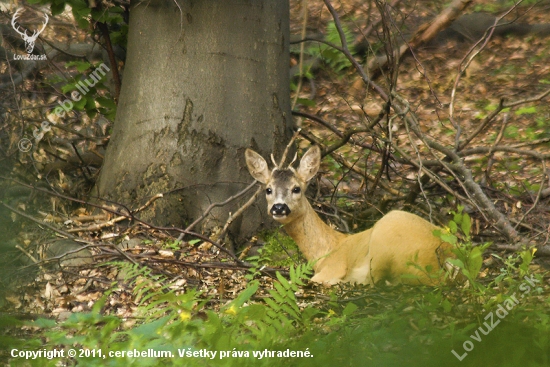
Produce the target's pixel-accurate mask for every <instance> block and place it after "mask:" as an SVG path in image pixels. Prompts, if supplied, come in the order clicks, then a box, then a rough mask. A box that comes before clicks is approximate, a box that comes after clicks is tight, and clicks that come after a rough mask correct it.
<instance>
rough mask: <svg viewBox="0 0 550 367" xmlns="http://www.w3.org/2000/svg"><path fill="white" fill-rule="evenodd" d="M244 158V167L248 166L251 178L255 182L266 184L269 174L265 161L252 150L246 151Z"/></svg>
mask: <svg viewBox="0 0 550 367" xmlns="http://www.w3.org/2000/svg"><path fill="white" fill-rule="evenodd" d="M244 157H245V159H246V165H247V166H248V172H250V174H251V175H252V177H254V179H255V180H256V181H259V182H261V183H263V184H266V183H267V181H269V179H270V178H271V172H270V171H269V168H268V167H267V162H266V161H265V159H263V157H262V156H261V155H259V154H258V153H256V152H255V151H253V150H252V149H247V150H246V152H245V153H244Z"/></svg>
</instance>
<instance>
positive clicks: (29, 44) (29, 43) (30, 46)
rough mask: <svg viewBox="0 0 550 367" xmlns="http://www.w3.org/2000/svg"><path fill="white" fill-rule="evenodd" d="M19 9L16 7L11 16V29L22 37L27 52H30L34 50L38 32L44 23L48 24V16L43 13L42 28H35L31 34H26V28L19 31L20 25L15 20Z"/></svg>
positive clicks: (40, 31) (43, 26) (44, 25)
mask: <svg viewBox="0 0 550 367" xmlns="http://www.w3.org/2000/svg"><path fill="white" fill-rule="evenodd" d="M21 10H22V9H17V11H16V12H15V14H13V17H12V18H11V26H12V27H13V29H15V31H16V32H17V33H19V34H20V35H21V37H22V38H23V41H25V48H26V49H27V53H29V54H30V53H32V51H33V50H34V43H35V42H36V39H37V38H38V36H39V35H40V33H42V31H43V30H44V28H46V25H47V24H48V20H49V18H48V14H44V18H45V22H44V24H43V25H42V28H40V30H39V31H36V30H35V31H33V33H32V35H31V36H29V35H28V34H27V30H26V29H25V28H23V31H20V30H19V28H20V26H19V25H18V24H17V23H16V22H15V21H16V20H17V18H19V15H20V12H21Z"/></svg>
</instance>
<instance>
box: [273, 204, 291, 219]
mask: <svg viewBox="0 0 550 367" xmlns="http://www.w3.org/2000/svg"><path fill="white" fill-rule="evenodd" d="M269 212H270V213H271V215H272V216H273V217H285V216H287V215H289V214H290V208H289V207H288V205H286V204H273V206H272V207H271V210H270V211H269Z"/></svg>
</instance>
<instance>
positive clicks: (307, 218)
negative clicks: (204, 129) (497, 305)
mask: <svg viewBox="0 0 550 367" xmlns="http://www.w3.org/2000/svg"><path fill="white" fill-rule="evenodd" d="M245 157H246V164H247V166H248V170H249V171H250V174H251V175H252V177H254V178H255V179H256V180H257V181H259V182H261V183H262V184H264V185H265V186H266V189H265V192H266V198H267V207H268V213H269V215H271V216H272V217H273V219H275V220H276V221H277V222H279V223H282V224H283V225H284V229H285V231H286V232H287V233H288V235H289V236H290V237H292V238H293V239H294V241H295V242H296V244H297V245H298V247H299V248H300V250H301V251H302V253H303V254H304V256H305V258H306V259H307V260H308V261H317V262H316V263H315V265H314V269H315V275H314V276H313V278H312V279H311V280H312V281H314V282H317V283H324V284H327V285H332V284H335V283H338V282H352V283H361V284H375V283H377V282H378V281H380V280H389V281H390V282H403V283H409V284H419V283H423V284H434V283H438V282H439V281H440V280H441V279H440V274H441V272H440V271H439V269H441V264H443V263H444V261H445V259H446V258H447V257H448V256H447V255H448V253H449V251H448V250H449V248H450V245H449V244H447V243H444V242H442V241H441V240H440V239H439V238H437V237H435V236H434V235H433V231H434V229H437V227H436V226H434V225H433V224H431V223H429V222H428V221H426V220H424V219H422V218H420V217H419V216H417V215H414V214H411V213H407V212H403V211H397V210H396V211H392V212H389V213H388V214H386V215H385V216H384V217H382V218H381V219H380V220H379V221H378V222H377V223H376V224H375V225H374V226H373V227H372V228H371V229H368V230H366V231H364V232H360V233H357V234H353V235H346V234H343V233H340V232H338V231H336V230H334V229H332V228H331V227H329V226H328V225H327V224H325V223H324V222H323V221H322V220H321V218H319V216H318V215H317V213H315V211H314V210H313V208H312V207H311V204H310V203H309V202H308V200H307V199H306V197H305V189H306V186H307V183H308V181H309V180H311V179H312V178H313V177H314V176H315V174H316V173H317V171H318V169H319V165H320V163H321V151H320V149H319V147H317V146H313V147H312V148H310V149H309V150H308V151H307V152H306V153H305V154H304V156H303V157H302V160H301V161H300V165H299V167H298V169H294V168H292V167H291V166H289V167H288V168H279V167H275V168H274V169H273V170H270V169H269V168H268V165H267V162H266V161H265V159H263V158H262V157H261V156H260V155H259V154H258V153H256V152H254V151H253V150H250V149H247V150H246V153H245ZM274 163H275V162H274ZM411 263H414V264H415V265H411ZM419 267H420V268H421V269H422V270H421V269H419ZM426 269H428V270H430V269H431V271H432V273H433V274H435V275H433V274H429V273H428V272H427V271H426ZM403 275H405V277H402V276H403ZM430 275H431V276H430Z"/></svg>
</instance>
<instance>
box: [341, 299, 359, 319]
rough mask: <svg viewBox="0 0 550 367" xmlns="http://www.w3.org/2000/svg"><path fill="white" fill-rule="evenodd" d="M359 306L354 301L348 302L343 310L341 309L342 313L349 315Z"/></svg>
mask: <svg viewBox="0 0 550 367" xmlns="http://www.w3.org/2000/svg"><path fill="white" fill-rule="evenodd" d="M358 308H359V307H358V306H357V305H356V304H355V303H352V302H350V303H348V304H347V305H346V307H345V308H344V310H343V311H342V315H344V316H349V315H351V314H352V313H354V312H355V311H356V310H357V309H358Z"/></svg>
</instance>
